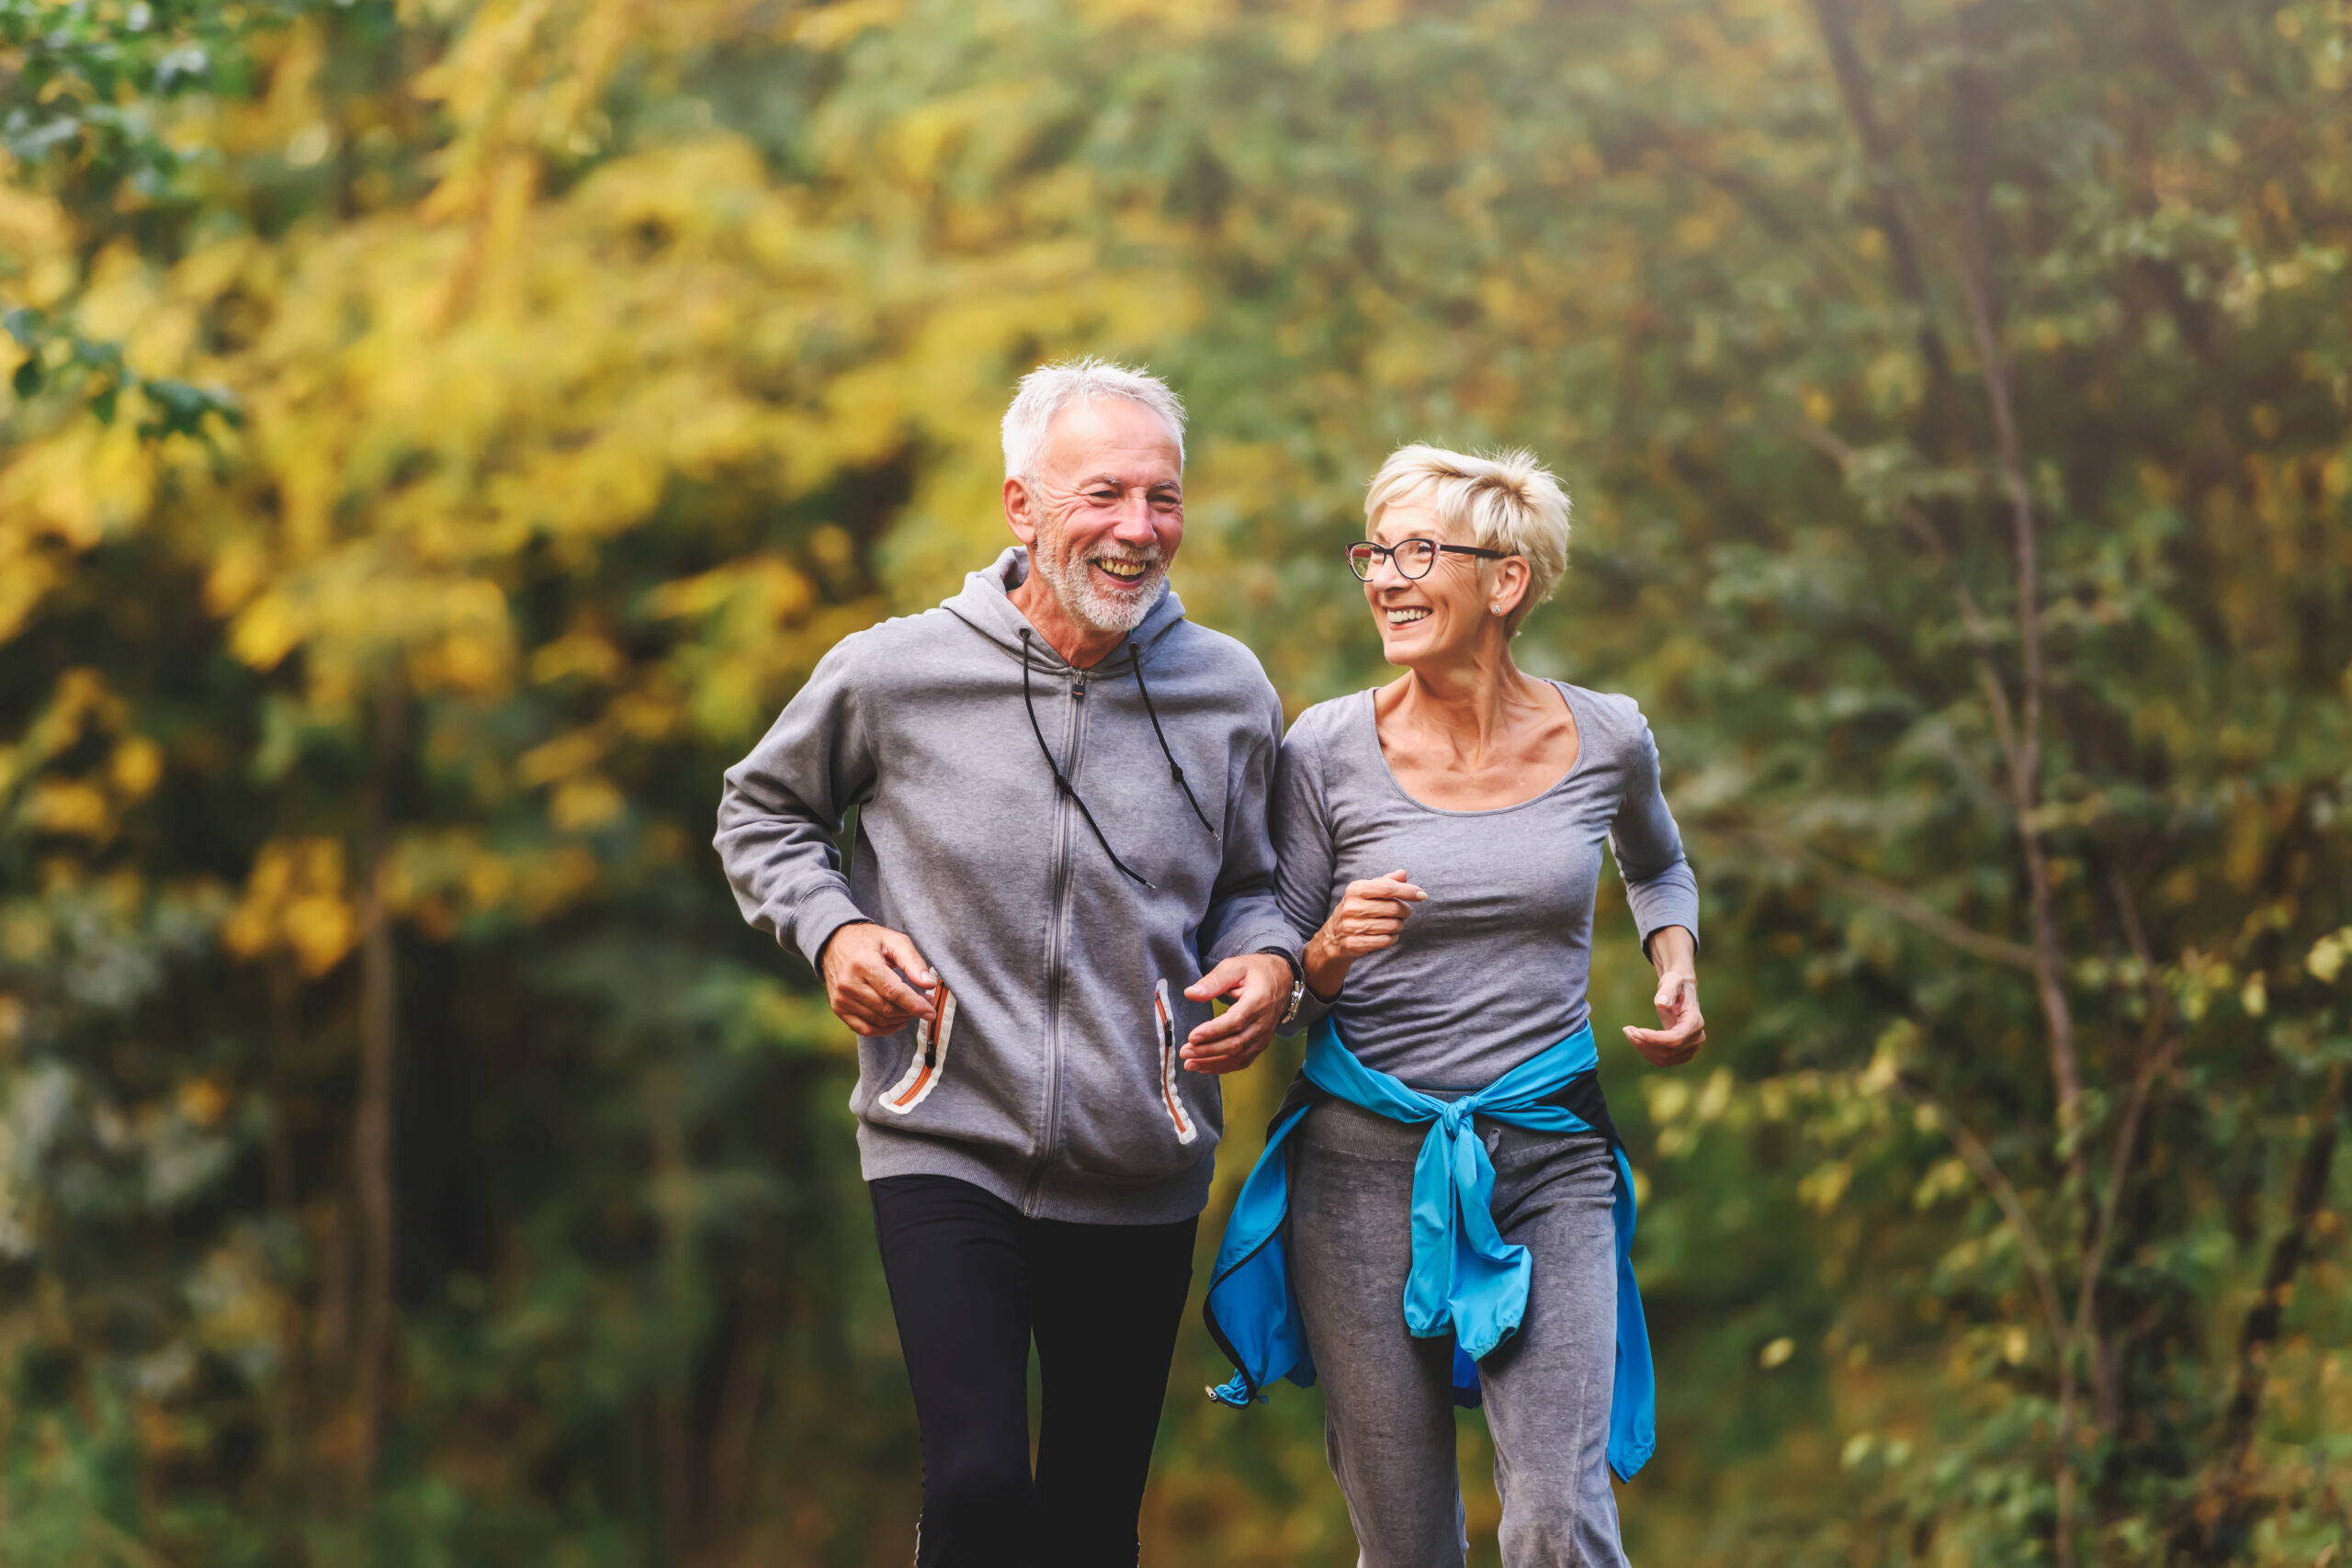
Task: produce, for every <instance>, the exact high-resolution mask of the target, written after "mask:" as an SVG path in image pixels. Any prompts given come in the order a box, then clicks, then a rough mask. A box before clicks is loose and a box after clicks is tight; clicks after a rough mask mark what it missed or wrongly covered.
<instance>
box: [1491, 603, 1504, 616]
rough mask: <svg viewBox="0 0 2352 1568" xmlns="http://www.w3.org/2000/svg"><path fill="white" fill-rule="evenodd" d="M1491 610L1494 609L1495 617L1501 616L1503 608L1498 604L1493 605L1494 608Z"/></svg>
mask: <svg viewBox="0 0 2352 1568" xmlns="http://www.w3.org/2000/svg"><path fill="white" fill-rule="evenodd" d="M1493 609H1494V612H1495V614H1496V615H1501V614H1502V613H1503V607H1502V606H1501V605H1500V604H1497V605H1494V606H1493Z"/></svg>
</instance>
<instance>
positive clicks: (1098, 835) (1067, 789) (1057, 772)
mask: <svg viewBox="0 0 2352 1568" xmlns="http://www.w3.org/2000/svg"><path fill="white" fill-rule="evenodd" d="M1029 637H1030V631H1029V628H1028V627H1027V626H1023V627H1022V628H1021V705H1022V706H1023V707H1024V708H1026V709H1028V710H1029V733H1031V734H1032V735H1035V737H1036V738H1037V750H1039V751H1040V752H1042V753H1044V755H1045V758H1046V766H1047V767H1048V768H1051V769H1052V770H1053V771H1054V791H1055V793H1056V794H1057V795H1067V796H1069V802H1070V804H1071V805H1073V806H1075V807H1078V814H1079V815H1080V817H1083V818H1086V825H1087V826H1088V827H1089V828H1091V829H1093V830H1094V841H1095V842H1096V843H1098V844H1100V845H1102V846H1103V853H1104V854H1106V855H1109V856H1110V857H1111V863H1112V864H1113V865H1115V866H1117V867H1118V868H1119V869H1120V870H1121V871H1122V872H1124V873H1125V874H1126V876H1127V878H1128V880H1130V881H1132V882H1140V883H1143V886H1146V887H1151V884H1150V883H1149V882H1146V881H1144V879H1143V878H1142V877H1140V876H1137V875H1136V874H1135V871H1134V870H1133V869H1132V868H1131V867H1129V865H1128V864H1127V863H1126V862H1125V861H1123V860H1121V859H1120V858H1119V852H1118V851H1116V850H1114V849H1113V848H1112V847H1111V840H1108V839H1106V838H1104V837H1103V829H1102V826H1101V824H1099V823H1097V822H1096V821H1095V820H1094V813H1092V812H1091V811H1089V810H1088V809H1086V797H1085V796H1084V795H1080V794H1079V793H1078V786H1077V785H1075V784H1071V783H1070V782H1069V779H1068V778H1067V777H1065V776H1064V775H1063V773H1062V765H1061V764H1060V763H1059V762H1057V761H1054V749H1053V748H1052V747H1050V746H1048V745H1046V731H1045V728H1044V727H1043V726H1042V725H1040V724H1039V723H1038V722H1037V705H1036V704H1035V702H1034V701H1033V700H1032V699H1031V697H1030V695H1029ZM1152 891H1153V892H1155V893H1156V892H1158V891H1159V889H1158V888H1156V887H1154V888H1152Z"/></svg>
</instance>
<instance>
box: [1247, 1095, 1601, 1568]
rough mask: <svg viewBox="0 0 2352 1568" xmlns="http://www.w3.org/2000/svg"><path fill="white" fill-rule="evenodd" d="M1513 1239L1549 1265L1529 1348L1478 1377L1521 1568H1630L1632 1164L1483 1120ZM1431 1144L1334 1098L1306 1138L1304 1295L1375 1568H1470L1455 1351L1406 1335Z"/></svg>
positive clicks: (1524, 1343) (1298, 1272) (1538, 1284)
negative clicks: (1627, 1229)
mask: <svg viewBox="0 0 2352 1568" xmlns="http://www.w3.org/2000/svg"><path fill="white" fill-rule="evenodd" d="M1479 1130H1480V1134H1481V1137H1482V1139H1483V1141H1484V1142H1485V1143H1486V1145H1487V1154H1488V1156H1490V1157H1491V1158H1492V1159H1493V1161H1494V1166H1495V1201H1494V1214H1495V1223H1496V1224H1497V1225H1498V1227H1499V1228H1500V1230H1501V1231H1502V1234H1503V1239H1504V1240H1506V1241H1510V1242H1516V1243H1518V1244H1519V1245H1520V1246H1521V1247H1526V1248H1527V1249H1528V1251H1529V1252H1530V1254H1531V1255H1532V1260H1533V1264H1534V1272H1533V1277H1532V1281H1531V1283H1530V1285H1529V1289H1528V1301H1527V1314H1526V1316H1525V1317H1524V1318H1523V1319H1522V1320H1521V1324H1520V1327H1519V1332H1518V1333H1517V1334H1515V1335H1513V1336H1511V1337H1510V1338H1509V1339H1507V1340H1505V1341H1504V1342H1503V1343H1502V1345H1501V1346H1500V1347H1499V1348H1498V1349H1497V1350H1496V1351H1495V1352H1494V1353H1493V1354H1492V1355H1490V1356H1488V1357H1487V1359H1485V1360H1484V1361H1482V1362H1480V1363H1479V1366H1478V1371H1479V1382H1481V1383H1482V1384H1483V1386H1484V1388H1485V1391H1486V1410H1487V1428H1488V1430H1489V1431H1490V1432H1492V1433H1493V1435H1494V1442H1495V1488H1496V1490H1497V1491H1498V1493H1500V1494H1501V1495H1502V1505H1503V1517H1502V1557H1503V1562H1504V1564H1505V1568H1624V1563H1625V1553H1624V1549H1623V1547H1622V1546H1621V1545H1619V1543H1618V1540H1617V1501H1616V1497H1615V1495H1613V1494H1612V1493H1611V1490H1610V1477H1609V1461H1608V1447H1609V1397H1610V1393H1611V1387H1612V1385H1613V1383H1614V1382H1615V1366H1616V1334H1617V1273H1616V1269H1617V1255H1616V1241H1615V1233H1614V1231H1613V1230H1612V1229H1611V1219H1610V1214H1611V1207H1610V1206H1611V1201H1612V1200H1613V1198H1614V1195H1615V1192H1616V1185H1615V1184H1616V1179H1617V1173H1616V1165H1615V1162H1614V1160H1613V1159H1612V1158H1611V1155H1610V1153H1609V1146H1608V1145H1607V1144H1606V1143H1605V1142H1604V1141H1603V1140H1601V1139H1600V1138H1599V1137H1596V1136H1594V1135H1592V1134H1567V1135H1562V1134H1549V1133H1530V1132H1526V1131H1523V1130H1521V1129H1520V1128H1516V1127H1503V1126H1498V1125H1496V1124H1493V1123H1487V1122H1482V1123H1480V1128H1479ZM1427 1132H1428V1129H1427V1128H1426V1127H1413V1126H1407V1125H1404V1124H1402V1123H1399V1122H1391V1121H1388V1120H1387V1119H1385V1117H1380V1116H1375V1115H1374V1114H1372V1113H1371V1112H1370V1111H1361V1110H1358V1109H1357V1108H1356V1107H1354V1106H1352V1105H1349V1104H1346V1103H1344V1102H1340V1101H1334V1102H1332V1103H1330V1104H1327V1105H1323V1106H1319V1107H1317V1109H1316V1110H1315V1111H1311V1112H1309V1113H1308V1116H1307V1120H1306V1125H1305V1126H1303V1127H1301V1128H1300V1129H1299V1132H1298V1134H1297V1137H1298V1142H1299V1149H1298V1155H1297V1162H1296V1164H1295V1166H1294V1167H1293V1169H1292V1174H1291V1188H1290V1193H1291V1197H1290V1222H1289V1224H1290V1232H1289V1250H1290V1259H1291V1282H1292V1288H1293V1289H1294V1290H1295V1292H1296V1293H1297V1296H1298V1304H1299V1309H1300V1311H1301V1313H1302V1314H1304V1315H1305V1317H1306V1332H1307V1338H1308V1343H1309V1344H1310V1345H1311V1346H1312V1347H1313V1349H1314V1353H1315V1366H1316V1370H1317V1372H1318V1373H1319V1374H1320V1380H1321V1382H1322V1384H1323V1390H1324V1402H1325V1404H1324V1407H1325V1412H1326V1414H1325V1418H1324V1430H1325V1438H1326V1440H1327V1442H1328V1444H1329V1450H1330V1457H1331V1473H1332V1474H1333V1475H1334V1476H1336V1477H1338V1478H1339V1483H1340V1491H1341V1492H1342V1493H1344V1494H1345V1495H1346V1496H1347V1500H1348V1517H1349V1519H1350V1520H1351V1522H1352V1523H1353V1524H1354V1526H1355V1531H1356V1543H1357V1546H1358V1548H1359V1549H1360V1551H1361V1552H1362V1555H1361V1557H1360V1558H1359V1559H1358V1562H1359V1565H1360V1568H1461V1565H1462V1563H1463V1561H1464V1557H1465V1555H1466V1554H1467V1552H1468V1551H1469V1541H1468V1536H1467V1532H1466V1530H1465V1529H1464V1522H1463V1513H1462V1488H1461V1483H1460V1481H1459V1480H1458V1478H1457V1477H1456V1474H1455V1470H1454V1461H1453V1453H1454V1450H1453V1440H1454V1439H1453V1340H1452V1339H1451V1338H1450V1337H1448V1338H1438V1339H1416V1338H1414V1337H1412V1336H1411V1335H1410V1334H1409V1333H1408V1332H1407V1331H1406V1328H1405V1309H1404V1295H1405V1275H1406V1272H1407V1270H1408V1269H1409V1268H1410V1267H1411V1262H1412V1189H1413V1158H1414V1156H1416V1155H1417V1154H1419V1151H1420V1145H1421V1140H1422V1138H1423V1137H1424V1136H1425V1135H1426V1134H1427Z"/></svg>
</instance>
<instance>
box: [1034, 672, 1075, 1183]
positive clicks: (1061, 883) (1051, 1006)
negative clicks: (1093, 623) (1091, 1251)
mask: <svg viewBox="0 0 2352 1568" xmlns="http://www.w3.org/2000/svg"><path fill="white" fill-rule="evenodd" d="M1064 678H1065V679H1067V680H1068V682H1069V688H1068V689H1069V723H1068V725H1066V726H1065V727H1064V742H1063V744H1064V747H1065V750H1064V752H1063V761H1062V773H1063V776H1065V777H1066V778H1068V779H1069V780H1070V782H1071V783H1072V784H1076V783H1077V782H1078V761H1079V754H1080V750H1082V748H1083V747H1084V744H1085V740H1086V677H1085V675H1084V674H1083V673H1082V672H1080V671H1077V670H1073V669H1069V668H1068V667H1067V666H1065V667H1064ZM1069 819H1070V803H1069V799H1068V798H1066V797H1065V796H1063V795H1061V794H1060V793H1059V792H1058V791H1057V792H1056V794H1055V796H1054V898H1053V919H1052V922H1051V923H1050V924H1049V925H1048V926H1047V928H1046V1128H1045V1137H1044V1138H1043V1140H1042V1141H1041V1142H1040V1143H1039V1144H1038V1145H1037V1161H1036V1164H1035V1166H1033V1167H1032V1168H1030V1171H1029V1181H1028V1184H1027V1186H1026V1187H1024V1188H1023V1190H1022V1193H1021V1212H1022V1213H1023V1214H1025V1215H1027V1216H1029V1217H1030V1218H1032V1219H1035V1217H1036V1215H1037V1207H1038V1200H1039V1198H1040V1196H1041V1194H1042V1192H1043V1190H1044V1188H1045V1185H1046V1168H1047V1167H1048V1166H1049V1165H1051V1164H1052V1163H1053V1157H1054V1144H1055V1142H1056V1140H1057V1139H1058V1138H1059V1137H1060V1136H1061V1122H1062V1115H1061V1111H1062V1089H1061V1068H1062V974H1063V969H1064V958H1065V953H1064V952H1063V947H1064V937H1065V933H1066V932H1067V931H1068V929H1069V888H1070V880H1071V878H1070V871H1071V866H1070V852H1069V840H1070V831H1071V830H1070V822H1069Z"/></svg>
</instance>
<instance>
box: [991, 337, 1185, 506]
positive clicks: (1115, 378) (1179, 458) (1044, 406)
mask: <svg viewBox="0 0 2352 1568" xmlns="http://www.w3.org/2000/svg"><path fill="white" fill-rule="evenodd" d="M1097 398H1125V399H1126V400H1128V401H1129V402H1133V403H1141V404H1142V405H1143V406H1144V407H1146V408H1148V409H1149V410H1150V411H1151V412H1154V413H1156V414H1158V415H1159V423H1162V424H1164V425H1166V426H1167V427H1168V434H1170V435H1172V436H1174V437H1175V438H1176V462H1177V465H1178V466H1179V467H1182V464H1183V461H1184V404H1183V401H1182V400H1181V399H1180V398H1178V397H1177V396H1176V394H1175V392H1174V391H1173V390H1172V389H1170V387H1169V385H1168V383H1167V382H1165V381H1163V380H1161V379H1160V378H1159V377H1157V376H1154V375H1152V374H1151V373H1150V372H1149V371H1148V370H1134V369H1130V368H1128V367H1126V366H1125V365H1114V364H1112V363H1111V362H1110V361H1109V360H1107V359H1097V358H1095V357H1094V356H1093V355H1091V354H1090V355H1086V356H1085V357H1084V358H1082V359H1066V360H1064V361H1062V363H1060V364H1059V365H1041V366H1039V367H1037V368H1036V369H1035V370H1032V371H1031V372H1029V374H1028V375H1026V376H1023V378H1021V389H1020V390H1019V391H1017V392H1015V393H1014V394H1013V395H1012V407H1011V408H1009V409H1007V410H1005V411H1004V477H1005V478H1006V479H1027V478H1028V477H1029V476H1030V474H1032V473H1033V472H1035V469H1036V467H1037V455H1038V454H1039V453H1040V452H1042V451H1044V450H1045V447H1046V432H1047V431H1048V430H1050V429H1052V428H1053V423H1054V415H1056V414H1057V413H1059V412H1062V410H1064V409H1066V408H1068V407H1069V405H1070V404H1072V403H1091V402H1092V401H1093V400H1095V399H1097Z"/></svg>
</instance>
